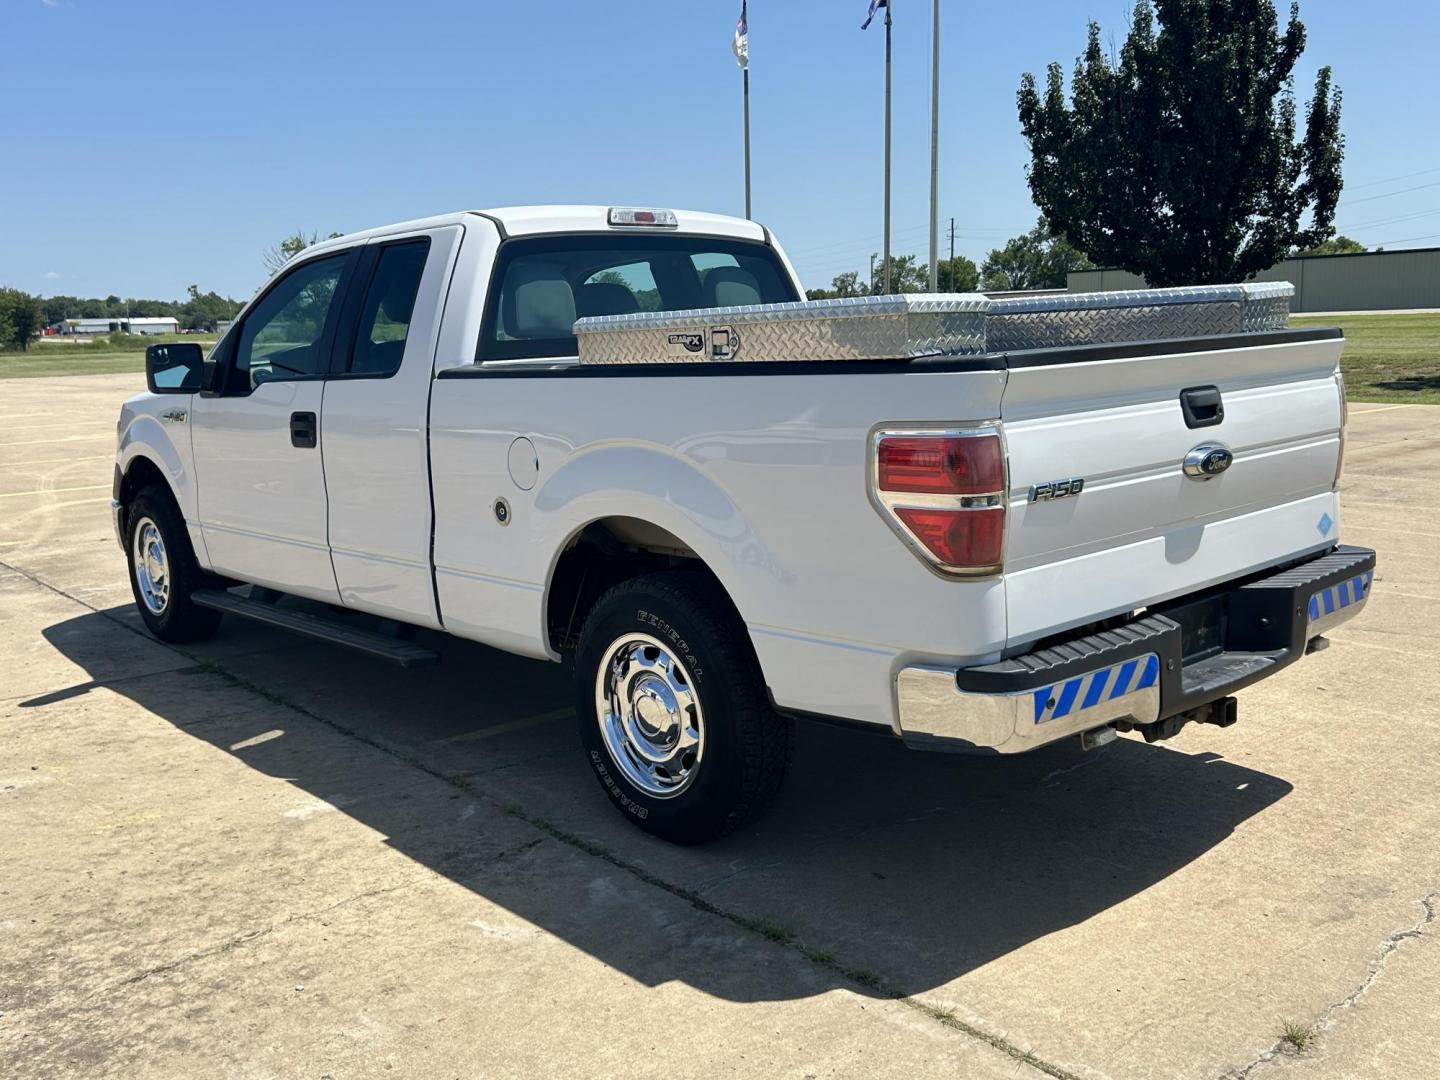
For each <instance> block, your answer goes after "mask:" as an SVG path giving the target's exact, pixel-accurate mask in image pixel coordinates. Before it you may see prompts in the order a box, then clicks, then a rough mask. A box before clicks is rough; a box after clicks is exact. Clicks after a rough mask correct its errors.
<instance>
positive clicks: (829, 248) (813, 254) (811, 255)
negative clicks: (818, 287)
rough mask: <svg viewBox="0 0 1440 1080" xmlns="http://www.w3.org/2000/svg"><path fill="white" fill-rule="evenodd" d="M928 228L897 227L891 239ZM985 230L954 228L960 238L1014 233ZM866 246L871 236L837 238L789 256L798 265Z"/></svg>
mask: <svg viewBox="0 0 1440 1080" xmlns="http://www.w3.org/2000/svg"><path fill="white" fill-rule="evenodd" d="M928 228H929V226H928V225H917V226H914V227H913V228H908V229H897V230H895V231H894V232H893V233H892V234H891V236H892V239H894V238H896V237H907V236H911V235H913V234H914V233H917V232H920V231H922V230H924V229H928ZM1020 231H1021V232H1023V231H1024V230H1023V229H1022V230H1020ZM987 232H988V233H989V235H986V234H985V233H980V232H968V231H965V230H963V229H956V232H955V235H956V236H957V237H958V238H960V239H962V240H995V239H998V238H1001V237H1007V236H1013V235H1015V234H1014V233H1006V232H1004V231H1002V230H1000V229H994V230H987ZM867 248H869V249H871V250H874V248H875V242H874V240H873V238H872V239H871V240H870V241H866V240H863V239H859V240H838V241H835V242H833V243H830V244H822V245H820V246H819V247H813V248H803V249H798V250H797V251H796V252H794V253H793V254H792V255H791V258H792V259H793V260H795V263H796V265H797V266H799V265H800V264H801V263H806V264H814V263H817V262H828V261H830V260H832V259H837V258H843V257H845V256H846V255H848V254H850V253H853V252H856V251H860V252H864V251H865V250H866V249H867Z"/></svg>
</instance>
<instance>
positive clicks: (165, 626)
mask: <svg viewBox="0 0 1440 1080" xmlns="http://www.w3.org/2000/svg"><path fill="white" fill-rule="evenodd" d="M125 522H126V525H125V538H126V543H125V552H126V555H127V556H128V559H129V563H130V591H131V592H132V593H133V594H134V596H135V607H136V608H137V609H138V610H139V612H140V618H142V619H143V620H145V625H146V626H147V627H148V628H149V630H150V632H151V633H152V634H154V635H155V636H156V637H157V638H159V639H160V640H161V641H169V642H174V643H177V644H178V643H180V642H185V641H198V640H200V639H201V638H207V637H209V636H210V635H211V634H213V633H214V632H215V628H216V627H218V626H219V625H220V613H219V612H218V611H211V610H210V609H208V608H202V607H197V606H196V605H195V604H193V603H191V602H190V594H191V593H193V592H194V591H195V590H197V589H202V588H205V587H206V585H208V584H209V583H210V582H209V580H208V575H207V574H206V573H205V571H204V570H202V569H201V568H200V564H199V562H198V561H197V560H196V558H195V551H194V549H193V548H192V547H191V546H190V535H189V533H188V532H186V530H185V522H184V520H183V519H182V518H181V517H180V511H179V510H178V509H177V508H176V506H175V500H174V499H172V498H171V497H170V492H169V491H167V490H164V489H161V488H156V487H153V486H152V487H147V488H145V489H144V490H143V491H141V492H140V494H138V495H136V496H135V498H134V499H133V500H132V501H131V503H130V506H129V509H128V510H127V512H126V518H125Z"/></svg>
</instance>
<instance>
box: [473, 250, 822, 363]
mask: <svg viewBox="0 0 1440 1080" xmlns="http://www.w3.org/2000/svg"><path fill="white" fill-rule="evenodd" d="M492 281H493V282H498V283H499V287H498V288H494V287H492V289H491V291H490V299H489V303H488V304H487V306H486V311H485V323H484V326H483V328H482V329H481V331H480V345H479V349H478V351H477V353H476V360H477V361H479V362H481V363H484V362H485V361H486V360H521V359H531V358H541V357H561V356H574V355H576V352H577V347H576V344H575V335H574V333H573V331H572V328H573V327H574V324H575V320H576V319H583V318H585V317H587V316H591V315H625V314H629V313H631V312H637V311H683V310H685V309H687V308H708V307H739V306H741V305H744V304H780V303H786V302H788V301H792V300H798V299H799V296H797V295H796V293H795V289H794V286H793V285H792V284H791V283H790V278H789V275H787V274H786V273H785V270H784V268H783V267H782V266H781V264H780V260H779V258H778V257H777V256H776V254H775V252H774V250H773V249H771V248H770V247H768V246H766V245H765V244H762V243H757V242H752V241H748V240H730V239H722V238H718V237H709V236H656V235H654V234H645V235H640V236H623V235H613V234H610V233H591V234H584V235H578V236H544V237H533V238H525V237H522V238H519V239H515V240H508V241H506V242H505V244H504V245H503V246H502V247H501V248H500V255H499V258H498V260H497V263H496V267H495V275H494V277H493V279H492Z"/></svg>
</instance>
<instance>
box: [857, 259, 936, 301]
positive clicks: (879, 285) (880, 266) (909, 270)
mask: <svg viewBox="0 0 1440 1080" xmlns="http://www.w3.org/2000/svg"><path fill="white" fill-rule="evenodd" d="M871 258H874V259H876V263H875V281H874V283H873V284H872V285H871V287H870V289H869V290H868V291H869V292H870V293H871V294H872V295H874V296H879V295H882V294H883V293H884V292H885V260H884V259H881V258H879V256H878V255H873V256H871ZM857 277H858V275H857ZM929 291H930V266H929V264H928V263H923V262H921V261H920V259H919V257H918V256H916V255H891V256H890V294H891V295H894V294H897V293H917V292H929Z"/></svg>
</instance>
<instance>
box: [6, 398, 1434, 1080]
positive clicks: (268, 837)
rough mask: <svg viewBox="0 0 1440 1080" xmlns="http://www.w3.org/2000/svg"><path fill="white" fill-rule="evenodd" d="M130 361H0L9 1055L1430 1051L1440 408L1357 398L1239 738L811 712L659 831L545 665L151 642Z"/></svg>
mask: <svg viewBox="0 0 1440 1080" xmlns="http://www.w3.org/2000/svg"><path fill="white" fill-rule="evenodd" d="M138 381H139V380H138V378H137V377H135V376H97V377H91V378H68V379H34V380H16V381H11V382H8V383H6V384H5V393H6V397H5V412H6V414H7V416H9V417H11V418H12V420H13V422H12V423H11V424H9V425H8V426H6V427H5V428H4V429H3V430H0V748H3V752H0V850H3V852H4V856H3V861H0V865H3V866H4V867H6V868H7V872H5V873H4V874H3V875H0V1010H3V1013H4V1015H3V1016H0V1066H3V1067H4V1072H5V1073H6V1074H7V1075H17V1076H69V1075H99V1076H105V1075H122V1074H123V1075H126V1076H135V1075H140V1076H182V1075H194V1074H196V1073H198V1072H201V1071H204V1072H209V1073H218V1074H221V1075H235V1076H247V1077H248V1076H286V1077H288V1076H311V1077H317V1078H318V1077H322V1076H325V1075H327V1074H328V1075H331V1076H332V1077H334V1078H335V1080H342V1078H345V1077H353V1076H370V1075H385V1074H387V1072H388V1074H389V1075H397V1074H399V1075H414V1076H447V1075H455V1076H470V1075H485V1076H512V1075H513V1076H527V1075H536V1074H547V1075H561V1074H564V1075H577V1076H611V1075H616V1074H619V1073H627V1074H632V1075H641V1076H648V1075H665V1076H677V1075H679V1076H690V1075H693V1076H711V1075H716V1074H719V1073H722V1072H730V1073H735V1074H738V1075H764V1076H771V1075H786V1076H789V1075H793V1076H797V1077H800V1076H810V1075H813V1076H847V1075H850V1076H873V1075H889V1074H894V1075H897V1076H899V1075H904V1076H928V1075H939V1074H942V1073H943V1074H948V1075H956V1074H958V1075H963V1076H972V1077H988V1076H1025V1075H1044V1074H1049V1075H1054V1076H1077V1077H1116V1078H1122V1077H1123V1078H1131V1077H1197V1078H1199V1077H1219V1076H1226V1075H1249V1076H1263V1075H1264V1074H1265V1072H1266V1071H1273V1072H1276V1073H1279V1072H1281V1071H1288V1072H1292V1073H1295V1074H1297V1075H1300V1076H1314V1077H1316V1078H1322V1077H1323V1078H1327V1080H1328V1078H1331V1077H1342V1076H1356V1077H1360V1076H1383V1075H1396V1076H1404V1075H1411V1076H1413V1075H1424V1074H1427V1073H1437V1072H1440V1053H1437V1051H1436V1050H1435V1049H1434V1048H1433V1047H1432V1046H1431V1045H1430V1037H1429V1028H1430V1026H1432V1020H1433V1016H1434V1013H1435V1002H1436V999H1435V997H1434V981H1435V972H1436V967H1437V964H1440V952H1437V946H1436V943H1435V935H1436V932H1437V931H1436V926H1435V922H1434V913H1435V910H1436V904H1437V902H1440V900H1437V894H1440V845H1437V844H1436V843H1435V840H1434V837H1435V835H1436V831H1437V826H1440V800H1437V799H1436V798H1435V797H1434V794H1433V790H1434V785H1433V766H1432V764H1431V763H1432V762H1433V761H1434V760H1435V759H1436V757H1437V753H1440V708H1437V706H1436V705H1435V704H1434V701H1433V699H1432V698H1431V697H1430V695H1429V693H1428V685H1429V683H1430V681H1431V678H1430V675H1429V673H1430V672H1433V670H1434V668H1435V666H1436V663H1437V659H1440V618H1437V616H1440V580H1437V578H1440V575H1437V573H1436V571H1435V560H1434V552H1435V550H1436V547H1437V542H1440V527H1437V526H1435V525H1434V524H1433V522H1432V521H1431V512H1430V510H1429V507H1428V503H1427V502H1426V501H1425V500H1424V496H1423V494H1422V493H1424V492H1426V491H1428V490H1429V487H1430V486H1433V481H1434V478H1435V477H1436V476H1437V475H1440V407H1426V406H1393V405H1377V406H1367V405H1358V406H1352V408H1351V435H1350V443H1349V449H1348V457H1347V471H1346V481H1345V484H1346V498H1345V519H1344V523H1343V530H1344V534H1345V537H1346V539H1347V540H1350V541H1352V542H1357V543H1367V544H1371V545H1373V546H1375V547H1377V548H1379V549H1380V551H1381V564H1380V570H1379V573H1378V574H1377V580H1376V584H1375V591H1374V594H1373V599H1372V601H1371V603H1370V605H1369V607H1368V609H1367V610H1366V612H1365V613H1364V615H1362V616H1361V618H1360V619H1359V620H1357V621H1356V622H1354V623H1351V624H1349V625H1347V626H1346V627H1344V628H1342V629H1341V630H1340V631H1338V632H1337V633H1336V634H1335V635H1334V645H1333V647H1332V648H1331V649H1329V650H1328V651H1326V652H1324V653H1320V654H1317V655H1316V656H1313V657H1310V658H1308V659H1307V660H1305V661H1304V662H1302V663H1301V664H1298V665H1296V666H1295V667H1293V668H1291V669H1289V670H1287V671H1286V672H1283V673H1282V674H1281V675H1279V676H1277V677H1276V678H1274V679H1271V680H1269V681H1267V682H1265V683H1262V684H1260V685H1259V686H1257V687H1254V688H1252V689H1251V690H1248V691H1246V692H1245V693H1244V694H1242V695H1241V708H1240V716H1241V722H1240V724H1238V725H1237V726H1236V727H1234V728H1231V729H1228V730H1223V731H1221V730H1217V729H1212V728H1201V729H1195V728H1191V729H1189V730H1187V731H1186V732H1184V733H1183V734H1182V735H1181V736H1180V737H1179V738H1178V739H1176V740H1173V741H1172V742H1170V743H1167V744H1162V745H1155V746H1147V745H1146V744H1144V743H1143V742H1140V741H1138V740H1136V739H1133V738H1125V739H1121V740H1120V741H1118V742H1117V743H1115V744H1112V745H1111V746H1109V747H1107V748H1105V749H1103V750H1101V751H1097V752H1094V753H1091V754H1082V753H1080V752H1079V750H1078V747H1073V746H1068V745H1067V746H1062V747H1056V748H1052V749H1050V750H1046V751H1042V752H1039V753H1037V754H1033V755H1026V756H1024V757H1021V758H1017V759H1014V760H1011V761H996V762H992V761H981V760H966V759H963V758H948V757H936V756H928V755H921V754H916V753H913V752H909V751H905V750H903V749H902V748H900V747H898V746H896V745H894V744H893V743H891V742H890V741H889V740H888V739H885V738H883V737H876V736H870V735H866V734H862V733H853V732H850V731H846V730H840V729H831V728H826V727H819V726H807V727H805V728H803V729H802V731H801V745H800V752H799V755H798V758H797V765H796V768H795V771H794V773H793V774H792V776H791V779H790V781H789V783H788V786H787V788H786V790H785V792H784V793H783V794H782V797H781V801H780V803H779V805H777V807H776V809H775V811H774V812H773V813H772V814H771V815H770V816H769V817H767V818H766V819H764V820H763V821H762V822H760V823H759V824H758V825H756V826H755V827H754V828H752V829H751V830H749V831H747V832H746V833H743V834H741V835H738V836H735V837H732V838H730V839H728V840H727V841H725V842H724V843H721V844H718V845H712V846H709V847H705V848H701V849H696V850H691V849H677V848H672V847H669V846H667V845H664V844H661V843H658V842H656V841H653V840H650V839H648V838H646V837H644V836H643V835H641V834H639V833H638V832H636V831H635V830H633V829H632V828H631V827H629V826H628V825H627V824H626V823H625V822H623V821H622V820H620V818H619V817H618V815H615V814H614V813H613V811H611V810H610V809H609V807H608V806H606V805H605V802H604V800H603V799H602V797H601V795H600V793H599V791H598V789H596V786H595V784H594V782H593V780H591V779H590V778H589V777H588V776H587V775H586V770H585V767H584V765H583V762H582V761H581V760H580V756H579V753H578V750H577V743H576V739H575V736H574V734H573V719H572V717H571V715H570V711H569V706H570V696H571V695H570V690H569V686H568V682H567V676H566V673H565V672H563V671H562V670H560V669H559V668H554V667H552V666H550V665H547V664H541V663H535V662H530V661H524V660H519V659H516V658H513V657H508V656H505V655H502V654H499V653H495V652H493V651H491V650H487V649H483V648H479V647H477V646H471V645H467V644H465V643H461V642H449V641H444V640H442V639H439V638H434V639H427V640H434V641H435V642H437V643H439V646H440V647H441V648H442V650H443V652H444V654H445V662H444V663H443V664H442V665H441V666H440V667H439V668H436V669H432V670H427V671H415V672H397V671H395V670H393V669H390V668H388V667H381V666H378V665H375V664H372V663H370V662H368V661H366V660H364V659H360V658H357V657H354V656H352V655H350V654H347V653H343V652H339V651H337V650H334V649H331V648H328V647H325V646H321V645H318V644H310V643H306V642H302V641H299V640H296V639H293V638H290V637H287V636H284V635H281V634H278V633H274V632H268V631H264V630H261V629H258V628H254V627H250V626H246V625H243V624H238V623H237V624H227V625H226V626H225V627H224V628H223V629H222V632H221V633H220V635H218V636H217V637H216V638H215V639H214V640H212V641H211V642H207V643H205V644H203V645H201V646H193V647H187V648H186V649H185V650H184V651H179V650H175V649H171V648H169V647H167V646H163V645H161V644H159V643H157V642H154V641H152V640H151V639H149V638H148V637H146V636H144V634H143V632H142V631H141V630H140V627H139V621H138V619H137V618H136V617H135V616H134V614H133V612H132V611H131V609H130V595H129V589H128V585H127V583H126V579H125V571H124V561H123V557H122V555H121V553H120V551H119V550H118V548H117V547H116V545H115V543H114V540H113V538H112V537H111V535H110V526H109V521H108V513H107V504H108V499H109V475H110V456H109V451H110V450H111V449H112V445H113V438H114V435H113V431H114V416H115V409H116V407H117V405H118V402H119V400H120V399H121V398H122V397H123V396H125V395H126V394H128V393H129V392H132V391H133V389H134V388H135V387H136V385H137V383H138ZM1427 481H1428V482H1429V483H1427ZM1287 1023H1290V1024H1293V1025H1296V1026H1297V1027H1298V1028H1299V1029H1301V1030H1314V1031H1315V1032H1316V1036H1315V1038H1314V1040H1313V1042H1311V1043H1310V1044H1309V1045H1308V1046H1307V1048H1306V1049H1305V1051H1304V1052H1303V1053H1299V1054H1294V1053H1289V1052H1284V1051H1282V1050H1281V1049H1280V1048H1279V1046H1278V1043H1279V1037H1280V1033H1281V1031H1282V1028H1283V1027H1284V1026H1285V1025H1286V1024H1287Z"/></svg>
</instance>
